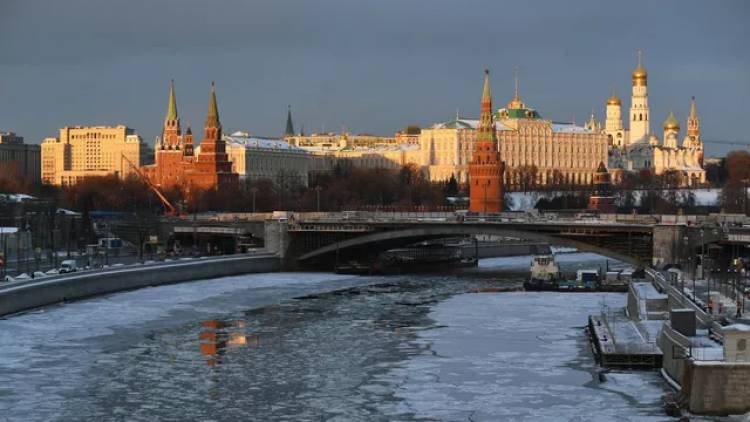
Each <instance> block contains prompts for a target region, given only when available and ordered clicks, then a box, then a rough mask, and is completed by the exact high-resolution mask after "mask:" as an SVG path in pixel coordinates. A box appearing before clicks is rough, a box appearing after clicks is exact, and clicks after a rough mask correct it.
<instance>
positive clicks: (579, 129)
mask: <svg viewBox="0 0 750 422" xmlns="http://www.w3.org/2000/svg"><path fill="white" fill-rule="evenodd" d="M552 131H553V132H562V133H594V132H593V131H591V130H588V129H586V128H585V127H583V126H578V125H575V124H573V123H552Z"/></svg>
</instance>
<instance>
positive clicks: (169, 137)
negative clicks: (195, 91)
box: [162, 79, 182, 149]
mask: <svg viewBox="0 0 750 422" xmlns="http://www.w3.org/2000/svg"><path fill="white" fill-rule="evenodd" d="M181 134H182V133H181V130H180V116H179V114H177V96H176V95H175V89H174V79H172V80H171V81H170V82H169V102H168V103H167V115H166V116H165V117H164V129H163V131H162V146H163V148H164V149H179V148H180V144H181V139H180V135H181Z"/></svg>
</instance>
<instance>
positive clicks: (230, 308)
mask: <svg viewBox="0 0 750 422" xmlns="http://www.w3.org/2000/svg"><path fill="white" fill-rule="evenodd" d="M529 259H530V258H529V257H518V258H499V259H495V260H492V259H490V260H482V261H481V263H480V269H479V271H477V272H467V273H464V274H445V275H431V276H430V275H424V276H395V277H352V276H341V275H333V274H321V273H274V274H255V275H248V276H241V277H229V278H222V279H215V280H204V281H197V282H192V283H184V284H176V285H169V286H160V287H155V288H148V289H141V290H137V291H132V292H125V293H118V294H113V295H108V296H104V297H99V298H93V299H90V300H85V301H80V302H74V303H69V304H63V305H57V306H50V307H46V308H44V309H41V310H38V311H34V312H29V313H25V314H21V315H15V316H12V317H9V318H6V319H2V320H0V420H8V421H49V420H63V421H67V420H97V421H98V420H123V421H124V420H127V421H131V420H138V421H151V420H175V421H184V420H212V421H225V420H226V421H234V420H262V421H267V420H294V421H298V420H310V421H318V420H336V421H359V420H365V421H369V420H376V421H385V420H555V421H556V420H597V421H598V420H665V419H666V418H665V417H664V416H663V414H662V413H661V410H660V404H659V396H660V395H661V394H662V393H663V392H664V391H665V387H664V386H663V383H662V382H661V380H660V379H659V378H658V377H657V375H656V374H654V373H631V374H628V373H611V374H609V375H607V381H606V382H604V383H599V381H598V377H597V376H596V373H597V368H596V366H595V364H594V362H593V359H592V357H591V354H590V352H589V350H588V344H587V342H586V339H585V335H584V332H583V329H582V326H583V325H584V324H585V322H586V316H587V315H588V314H589V313H591V312H596V311H597V310H598V307H599V303H600V302H602V301H603V300H604V298H606V302H607V304H608V305H610V306H614V304H616V303H618V302H619V303H623V301H624V295H622V294H606V295H601V294H552V293H494V294H490V293H481V294H479V293H470V292H472V291H475V290H477V288H481V287H484V286H490V287H491V286H502V285H508V284H516V285H518V283H519V282H520V278H517V277H516V278H512V277H511V278H507V277H506V278H503V276H502V274H503V272H507V271H512V272H515V271H516V270H518V269H523V268H527V265H528V262H529ZM559 261H560V262H561V266H562V267H563V270H569V269H570V268H571V267H572V268H577V267H581V266H583V267H593V266H597V265H599V264H600V263H602V264H603V262H604V261H603V259H602V258H601V257H598V256H596V255H592V254H571V255H561V256H560V258H559ZM566 267H567V268H566ZM492 271H496V272H497V275H492ZM341 289H345V290H341ZM332 291H336V292H334V293H326V292H332ZM291 298H299V299H295V300H292V299H291Z"/></svg>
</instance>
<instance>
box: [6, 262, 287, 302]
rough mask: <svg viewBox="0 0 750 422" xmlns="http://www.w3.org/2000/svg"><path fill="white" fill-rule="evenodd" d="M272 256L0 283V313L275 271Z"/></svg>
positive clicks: (132, 268) (156, 265)
mask: <svg viewBox="0 0 750 422" xmlns="http://www.w3.org/2000/svg"><path fill="white" fill-rule="evenodd" d="M280 267H281V262H280V260H279V258H278V257H276V256H274V255H266V254H264V255H236V256H235V255H233V256H229V257H220V258H208V259H194V260H186V261H176V262H169V263H161V264H151V265H142V266H133V267H120V268H117V269H114V268H111V269H109V270H106V271H91V272H84V273H76V274H74V275H70V276H61V277H55V278H51V279H41V280H35V281H24V282H15V283H11V284H8V285H5V286H0V316H2V315H8V314H12V313H15V312H19V311H23V310H27V309H32V308H37V307H40V306H45V305H50V304H53V303H58V302H63V301H70V300H77V299H82V298H85V297H90V296H96V295H101V294H106V293H113V292H118V291H123V290H132V289H137V288H141V287H147V286H158V285H160V284H170V283H179V282H184V281H193V280H200V279H207V278H215V277H226V276H233V275H240V274H248V273H261V272H271V271H278V270H279V269H280Z"/></svg>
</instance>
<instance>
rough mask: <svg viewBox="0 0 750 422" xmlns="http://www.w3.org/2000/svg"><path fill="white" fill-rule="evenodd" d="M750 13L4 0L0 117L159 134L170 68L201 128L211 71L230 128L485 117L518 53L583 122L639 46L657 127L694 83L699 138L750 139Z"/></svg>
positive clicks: (561, 107) (559, 107)
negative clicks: (487, 89) (487, 88)
mask: <svg viewBox="0 0 750 422" xmlns="http://www.w3.org/2000/svg"><path fill="white" fill-rule="evenodd" d="M748 22H750V2H746V1H741V0H738V1H713V2H705V1H658V2H654V1H627V2H614V1H600V0H592V1H570V2H567V1H566V2H562V1H541V0H537V1H533V2H524V1H513V2H500V1H497V0H486V1H484V0H483V1H479V0H477V1H474V0H465V1H455V0H454V1H447V0H377V1H372V0H370V1H359V0H267V1H265V0H215V1H207V0H64V1H62V0H0V130H13V131H16V132H18V133H19V134H21V135H23V136H25V137H26V139H27V142H39V141H40V140H41V139H42V138H43V137H45V136H54V135H55V134H56V131H57V128H59V127H61V126H64V125H75V124H82V125H95V124H96V125H103V124H107V125H111V124H126V125H128V126H130V127H133V128H135V129H136V130H137V131H138V132H139V133H140V134H141V135H142V136H143V137H144V139H146V140H147V141H148V142H153V139H154V137H155V136H156V135H158V134H159V132H160V127H161V124H162V120H163V118H164V113H165V110H166V101H167V90H168V84H169V80H170V79H171V78H174V79H175V84H176V86H177V99H178V107H179V112H180V115H181V118H182V121H183V125H185V124H186V123H192V125H193V126H194V127H200V126H202V123H203V120H204V118H205V114H206V107H207V99H208V92H209V86H210V82H211V80H215V81H216V84H217V92H218V96H219V97H218V98H219V108H220V113H221V119H222V123H223V125H224V128H225V131H234V130H246V131H249V132H251V133H254V134H258V135H266V136H278V135H279V134H281V132H282V131H283V128H284V122H285V117H286V106H287V104H290V105H291V106H292V111H293V115H294V120H295V125H296V128H297V129H298V130H299V128H300V126H301V125H304V129H305V131H306V132H308V133H309V132H312V131H320V130H321V129H325V130H336V131H338V130H340V129H341V128H342V127H345V128H346V129H347V130H350V131H352V132H366V133H376V134H393V133H394V132H395V131H396V130H398V129H400V128H402V127H403V126H405V125H407V124H419V125H428V124H431V123H434V122H437V121H442V120H446V119H448V118H450V117H451V116H453V115H455V113H456V110H457V109H458V110H460V113H461V114H462V115H468V116H474V115H477V114H478V109H479V95H480V91H481V79H482V69H483V68H485V67H489V68H490V69H491V72H492V73H491V76H492V88H493V93H494V97H495V103H496V105H498V106H499V105H502V104H505V103H506V102H507V101H508V100H509V99H510V96H511V95H512V90H513V69H514V67H516V66H517V67H518V68H519V73H520V85H521V94H522V97H523V99H524V100H525V101H526V102H527V103H528V104H530V105H531V106H533V107H536V108H537V109H538V110H539V111H540V112H541V114H542V115H543V116H544V117H545V118H549V119H552V120H555V121H572V120H574V119H575V121H576V122H579V123H580V122H582V121H584V120H585V119H586V118H587V117H588V115H589V114H590V113H591V110H592V108H593V109H595V111H596V114H597V116H598V118H599V119H602V118H603V112H604V109H603V104H604V101H605V99H606V98H607V97H608V96H609V95H610V93H611V91H612V89H615V90H616V92H617V93H618V95H620V96H621V97H622V98H623V101H624V106H626V107H627V106H628V105H629V102H630V101H629V95H630V72H631V71H632V69H633V68H634V66H635V58H636V54H635V51H636V49H638V48H640V49H643V50H644V57H645V63H646V67H647V69H648V72H649V94H650V98H649V101H650V104H651V109H652V116H653V117H652V119H653V121H654V124H652V126H653V127H652V130H654V129H658V131H659V132H661V129H660V127H661V122H662V121H663V120H664V119H665V118H666V116H667V114H668V113H669V111H670V109H672V110H674V112H675V113H676V114H677V116H678V118H679V119H680V121H681V122H684V118H685V116H686V113H687V109H688V106H689V100H690V97H691V96H693V95H694V96H695V97H696V98H697V101H698V111H699V113H700V116H701V119H702V120H701V124H702V130H703V136H704V138H705V139H708V140H724V141H736V142H748V141H749V140H750V139H748V138H750V137H749V136H748V135H747V133H748V130H747V122H748V118H747V117H748V115H750V47H749V46H748V40H750V25H748ZM683 126H684V123H683ZM707 148H708V153H709V155H710V154H720V153H724V152H726V150H728V149H730V148H732V147H731V146H726V145H719V144H713V145H710V144H709V145H707ZM734 148H735V149H736V148H740V147H734Z"/></svg>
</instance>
